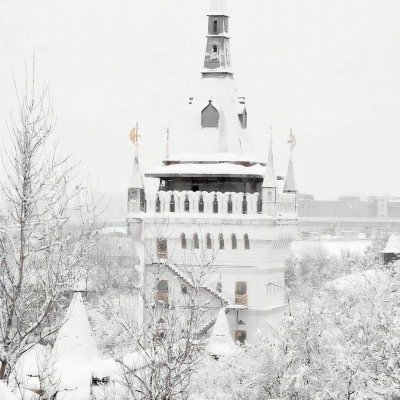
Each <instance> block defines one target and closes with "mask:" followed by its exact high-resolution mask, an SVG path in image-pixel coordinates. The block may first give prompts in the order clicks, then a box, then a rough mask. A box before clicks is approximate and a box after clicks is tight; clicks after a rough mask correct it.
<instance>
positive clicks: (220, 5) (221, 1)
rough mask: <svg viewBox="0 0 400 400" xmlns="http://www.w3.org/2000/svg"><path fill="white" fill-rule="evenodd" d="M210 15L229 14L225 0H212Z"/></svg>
mask: <svg viewBox="0 0 400 400" xmlns="http://www.w3.org/2000/svg"><path fill="white" fill-rule="evenodd" d="M208 15H209V16H217V15H218V16H226V17H227V16H228V13H227V8H226V1H225V0H211V7H210V13H209V14H208Z"/></svg>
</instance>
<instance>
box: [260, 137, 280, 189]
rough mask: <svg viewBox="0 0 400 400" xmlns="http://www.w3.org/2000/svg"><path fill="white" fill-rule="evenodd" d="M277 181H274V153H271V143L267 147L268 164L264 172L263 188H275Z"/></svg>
mask: <svg viewBox="0 0 400 400" xmlns="http://www.w3.org/2000/svg"><path fill="white" fill-rule="evenodd" d="M277 186H278V181H277V179H276V173H275V166H274V153H273V151H272V143H271V144H270V146H269V154H268V163H267V168H266V171H265V176H264V181H263V185H262V187H263V188H276V187H277Z"/></svg>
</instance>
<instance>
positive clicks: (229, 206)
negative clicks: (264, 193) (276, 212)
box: [156, 194, 262, 214]
mask: <svg viewBox="0 0 400 400" xmlns="http://www.w3.org/2000/svg"><path fill="white" fill-rule="evenodd" d="M247 203H248V201H247V198H246V197H244V198H243V202H242V210H241V211H242V214H247V209H248V204H247ZM167 204H168V203H167ZM198 207H199V213H204V197H203V195H202V194H200V198H199V205H198ZM183 211H184V212H189V211H190V201H189V195H185V200H184V203H183ZM220 211H221V210H220V205H219V203H218V197H217V195H216V194H215V195H214V200H213V202H212V213H214V214H218V213H219V212H220ZM156 212H157V213H159V212H161V200H160V197H159V196H157V199H156ZM169 212H176V203H175V197H174V195H173V194H171V197H170V199H169ZM227 212H228V214H232V213H233V200H232V195H229V197H228V203H227ZM261 212H262V198H261V196H259V198H258V201H257V213H261Z"/></svg>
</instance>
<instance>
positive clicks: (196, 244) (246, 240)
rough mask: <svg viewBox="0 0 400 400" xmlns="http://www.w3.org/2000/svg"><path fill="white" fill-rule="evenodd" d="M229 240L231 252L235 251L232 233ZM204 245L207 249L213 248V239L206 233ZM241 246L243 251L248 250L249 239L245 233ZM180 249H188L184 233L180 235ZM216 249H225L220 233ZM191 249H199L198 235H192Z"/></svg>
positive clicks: (235, 246)
mask: <svg viewBox="0 0 400 400" xmlns="http://www.w3.org/2000/svg"><path fill="white" fill-rule="evenodd" d="M230 239H231V240H230V242H231V247H232V250H236V249H237V248H238V241H237V237H236V234H234V233H232V235H231V237H230ZM205 243H206V248H207V249H212V248H213V238H212V236H211V234H210V233H207V235H206V240H205ZM243 245H244V249H245V250H250V239H249V235H248V234H247V233H245V234H244V235H243ZM181 247H182V249H187V248H188V240H187V238H186V234H185V233H181ZM218 247H219V249H220V250H224V249H225V238H224V235H223V234H222V233H220V234H219V235H218ZM192 248H193V249H199V248H200V239H199V234H198V233H194V234H193V236H192Z"/></svg>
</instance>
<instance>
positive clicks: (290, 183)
mask: <svg viewBox="0 0 400 400" xmlns="http://www.w3.org/2000/svg"><path fill="white" fill-rule="evenodd" d="M288 143H289V145H290V156H289V165H288V169H287V173H286V179H285V185H284V186H283V192H284V193H297V189H296V181H295V178H294V168H293V150H294V148H295V147H296V137H295V136H294V135H293V132H292V130H290V139H289V140H288Z"/></svg>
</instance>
